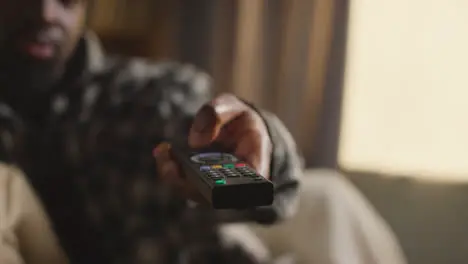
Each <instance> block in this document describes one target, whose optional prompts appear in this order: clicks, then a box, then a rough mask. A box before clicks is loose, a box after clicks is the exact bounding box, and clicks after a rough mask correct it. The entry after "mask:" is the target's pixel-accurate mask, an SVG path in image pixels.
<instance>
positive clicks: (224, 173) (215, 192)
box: [172, 146, 274, 209]
mask: <svg viewBox="0 0 468 264" xmlns="http://www.w3.org/2000/svg"><path fill="white" fill-rule="evenodd" d="M216 149H218V151H216ZM172 151H173V154H174V155H175V158H176V159H177V160H178V161H179V163H180V165H181V166H182V168H183V170H184V172H185V175H186V177H187V178H188V180H189V181H191V182H192V184H194V185H195V186H196V188H198V190H199V191H200V193H201V194H202V195H203V196H204V197H205V199H206V200H207V201H208V202H209V203H210V204H211V206H212V207H213V208H214V209H247V208H253V207H258V206H267V205H271V204H272V203H273V198H274V186H273V183H272V182H271V181H269V180H267V179H266V178H264V177H263V176H261V175H259V174H258V173H257V172H256V171H255V170H254V169H252V168H251V167H249V166H248V165H247V164H246V163H245V162H243V161H242V160H240V159H238V158H237V157H235V156H234V155H232V154H230V153H227V152H224V151H219V148H216V147H215V148H206V149H201V150H193V149H189V148H180V147H176V146H173V147H172Z"/></svg>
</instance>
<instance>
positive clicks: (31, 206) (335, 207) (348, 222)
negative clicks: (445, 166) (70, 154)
mask: <svg viewBox="0 0 468 264" xmlns="http://www.w3.org/2000/svg"><path fill="white" fill-rule="evenodd" d="M309 174H310V172H309ZM327 174H328V175H327ZM304 180H305V181H304V184H303V185H302V190H301V198H300V206H299V212H298V214H297V215H296V216H295V217H293V219H290V220H288V221H285V222H283V223H280V224H278V225H275V226H273V227H262V226H247V225H242V224H233V225H226V226H223V227H221V229H220V232H221V234H222V236H223V238H224V239H225V241H226V242H227V243H236V244H241V245H243V246H244V247H245V248H246V249H247V250H249V251H250V252H253V253H254V254H255V255H256V257H257V258H259V259H262V260H270V259H271V258H275V259H276V258H277V257H279V256H282V255H284V254H286V253H288V252H292V253H295V254H296V255H297V263H301V264H302V263H304V264H403V263H405V260H404V257H403V254H402V252H401V250H400V247H399V245H398V242H397V240H396V238H395V236H394V235H393V233H392V232H391V230H390V229H389V227H388V226H387V225H386V223H385V221H384V220H383V219H381V218H380V216H379V215H378V214H377V213H376V212H375V211H374V209H373V208H372V207H371V206H370V205H369V203H368V202H367V201H366V200H365V199H364V197H363V196H361V195H360V193H359V192H358V191H357V190H356V189H355V188H354V186H352V185H351V184H349V183H348V182H347V181H346V180H345V179H344V178H343V177H340V175H337V174H333V173H332V174H331V175H330V173H329V172H327V171H316V172H313V173H312V175H308V176H307V177H306V178H305V179H304ZM23 263H24V264H64V263H68V260H67V257H66V256H65V254H64V252H63V251H62V249H61V247H60V246H59V244H58V240H57V237H56V235H55V234H54V232H53V230H52V228H51V226H50V223H49V221H48V219H47V216H46V214H45V212H44V209H43V206H42V205H41V203H40V202H39V199H37V197H36V195H35V194H34V192H33V191H32V188H31V186H30V185H29V183H28V182H27V181H26V178H25V177H24V175H23V174H22V173H21V171H20V170H18V169H16V168H14V167H11V166H7V165H4V164H1V163H0V264H23ZM281 263H289V262H281Z"/></svg>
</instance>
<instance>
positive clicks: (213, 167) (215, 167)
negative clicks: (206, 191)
mask: <svg viewBox="0 0 468 264" xmlns="http://www.w3.org/2000/svg"><path fill="white" fill-rule="evenodd" d="M222 167H223V166H221V165H213V166H211V168H212V169H221V168H222Z"/></svg>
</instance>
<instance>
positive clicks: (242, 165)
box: [236, 163, 247, 167]
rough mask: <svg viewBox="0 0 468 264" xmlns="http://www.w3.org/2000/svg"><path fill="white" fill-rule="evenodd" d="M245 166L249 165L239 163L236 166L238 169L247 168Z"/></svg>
mask: <svg viewBox="0 0 468 264" xmlns="http://www.w3.org/2000/svg"><path fill="white" fill-rule="evenodd" d="M245 166H247V165H245V164H244V163H238V164H236V167H245Z"/></svg>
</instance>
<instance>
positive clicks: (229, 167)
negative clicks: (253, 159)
mask: <svg viewBox="0 0 468 264" xmlns="http://www.w3.org/2000/svg"><path fill="white" fill-rule="evenodd" d="M224 168H226V169H234V164H224Z"/></svg>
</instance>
